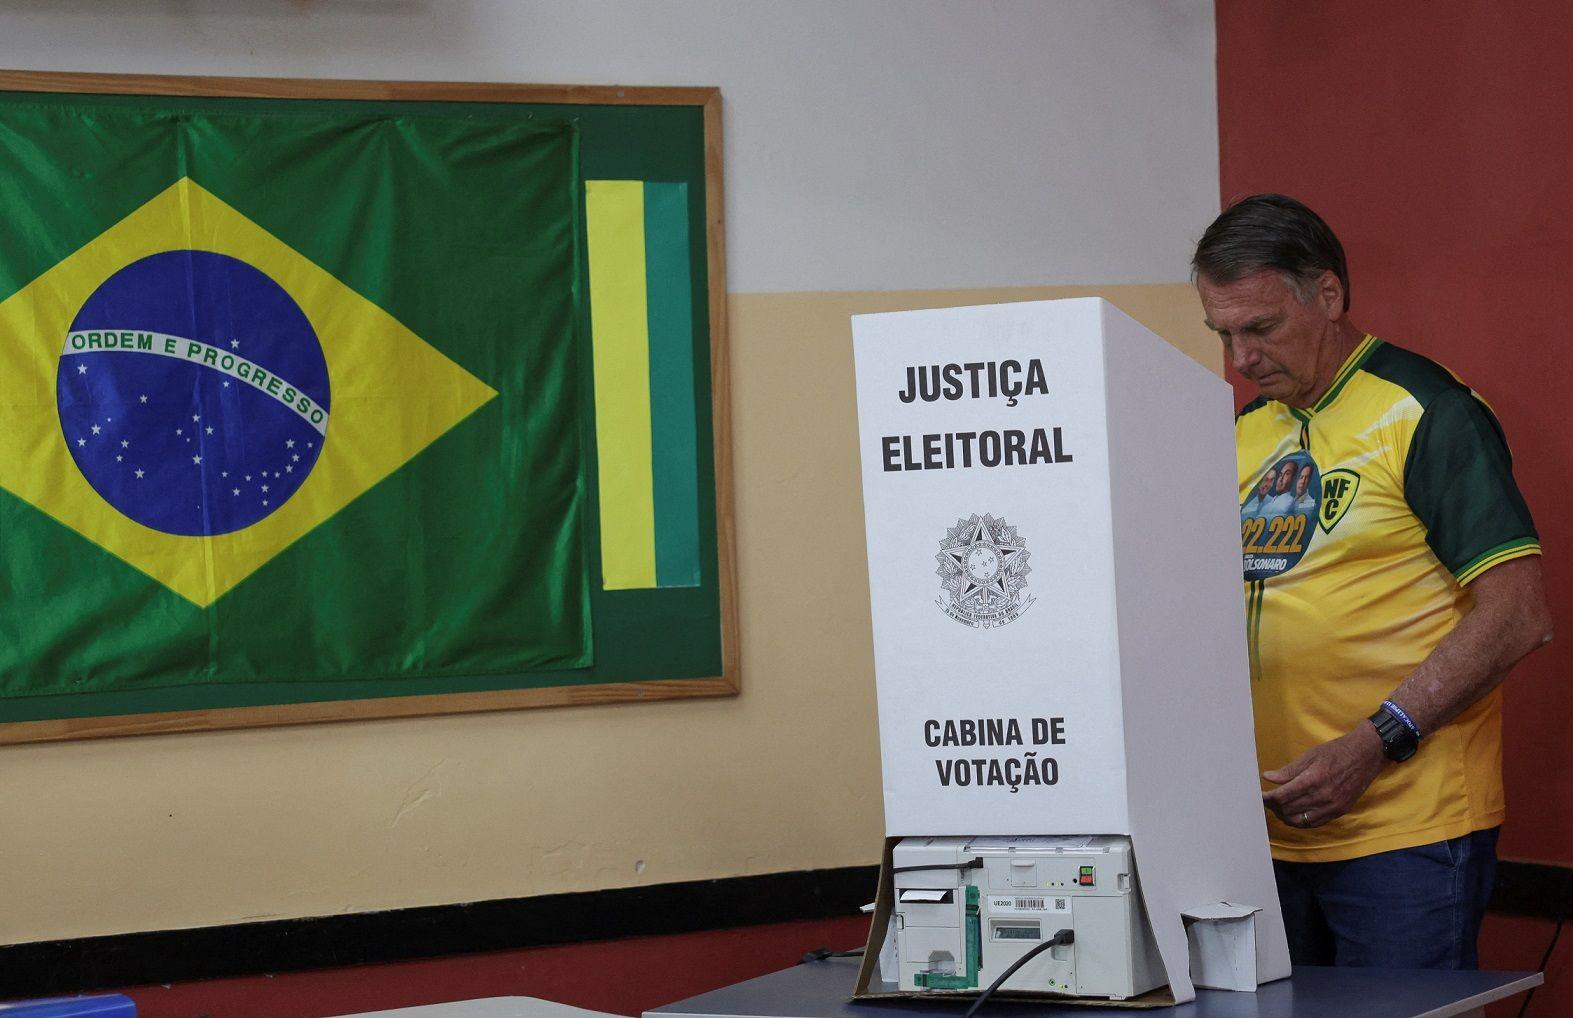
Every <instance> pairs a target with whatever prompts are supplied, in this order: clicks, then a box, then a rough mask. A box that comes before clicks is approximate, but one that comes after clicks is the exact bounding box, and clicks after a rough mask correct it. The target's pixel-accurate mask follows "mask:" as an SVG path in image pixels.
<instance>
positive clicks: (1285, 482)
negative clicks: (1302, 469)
mask: <svg viewBox="0 0 1573 1018" xmlns="http://www.w3.org/2000/svg"><path fill="white" fill-rule="evenodd" d="M1292 480H1294V467H1292V466H1288V465H1285V466H1284V468H1283V469H1282V470H1280V471H1279V472H1278V484H1277V485H1276V486H1274V488H1273V494H1274V495H1282V494H1283V493H1284V492H1286V491H1288V490H1289V482H1290V481H1292Z"/></svg>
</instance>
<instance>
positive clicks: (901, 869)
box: [890, 857, 983, 873]
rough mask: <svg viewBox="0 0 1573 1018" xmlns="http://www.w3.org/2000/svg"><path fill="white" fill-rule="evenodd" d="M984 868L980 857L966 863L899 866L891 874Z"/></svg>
mask: <svg viewBox="0 0 1573 1018" xmlns="http://www.w3.org/2000/svg"><path fill="white" fill-rule="evenodd" d="M982 868H983V859H982V857H978V858H975V859H968V860H967V861H966V862H942V863H935V864H934V865H932V866H897V867H896V868H895V869H893V870H891V871H890V872H892V873H917V872H919V871H920V870H981V869H982Z"/></svg>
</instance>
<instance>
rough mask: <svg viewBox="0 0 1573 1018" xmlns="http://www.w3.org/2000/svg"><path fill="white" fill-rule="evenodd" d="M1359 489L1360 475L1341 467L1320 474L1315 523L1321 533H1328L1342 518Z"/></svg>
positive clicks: (1353, 501)
mask: <svg viewBox="0 0 1573 1018" xmlns="http://www.w3.org/2000/svg"><path fill="white" fill-rule="evenodd" d="M1359 490H1360V475H1359V474H1357V473H1355V472H1354V471H1353V470H1345V469H1343V468H1342V467H1340V468H1338V469H1336V470H1329V471H1328V472H1327V473H1325V474H1323V475H1322V505H1321V511H1320V512H1319V513H1318V514H1317V517H1316V524H1317V526H1319V527H1321V528H1322V533H1324V534H1330V533H1332V532H1333V528H1334V527H1336V526H1338V521H1339V520H1341V519H1343V518H1344V514H1345V513H1347V512H1348V511H1349V507H1350V506H1352V505H1354V504H1355V493H1356V492H1358V491H1359Z"/></svg>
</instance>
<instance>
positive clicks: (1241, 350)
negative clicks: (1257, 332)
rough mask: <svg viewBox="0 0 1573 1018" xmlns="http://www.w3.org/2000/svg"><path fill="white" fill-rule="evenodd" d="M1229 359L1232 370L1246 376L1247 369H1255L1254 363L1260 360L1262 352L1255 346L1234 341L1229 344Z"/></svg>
mask: <svg viewBox="0 0 1573 1018" xmlns="http://www.w3.org/2000/svg"><path fill="white" fill-rule="evenodd" d="M1229 358H1230V360H1231V361H1232V362H1233V366H1234V370H1236V371H1238V372H1240V373H1241V374H1246V373H1247V371H1248V369H1250V368H1252V367H1255V365H1256V362H1257V361H1259V360H1261V359H1262V352H1261V351H1260V350H1258V349H1257V348H1256V344H1254V343H1251V342H1248V341H1247V342H1242V341H1240V340H1238V339H1237V340H1235V341H1234V342H1232V343H1230V344H1229Z"/></svg>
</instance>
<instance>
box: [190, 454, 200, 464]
mask: <svg viewBox="0 0 1573 1018" xmlns="http://www.w3.org/2000/svg"><path fill="white" fill-rule="evenodd" d="M191 462H192V464H193V465H195V464H198V463H201V462H202V457H201V456H193V457H191Z"/></svg>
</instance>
